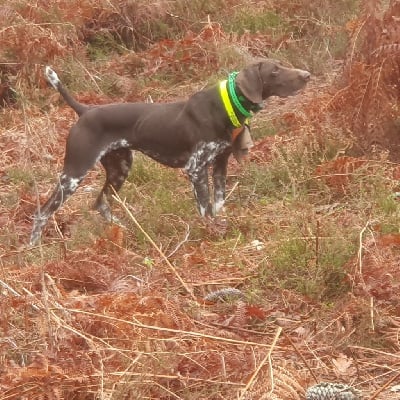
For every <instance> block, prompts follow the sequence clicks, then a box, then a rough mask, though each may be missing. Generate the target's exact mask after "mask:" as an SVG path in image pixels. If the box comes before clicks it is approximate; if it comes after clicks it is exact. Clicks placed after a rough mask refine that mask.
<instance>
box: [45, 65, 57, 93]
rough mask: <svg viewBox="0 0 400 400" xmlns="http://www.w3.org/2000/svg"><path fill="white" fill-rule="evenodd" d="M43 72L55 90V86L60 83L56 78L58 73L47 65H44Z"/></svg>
mask: <svg viewBox="0 0 400 400" xmlns="http://www.w3.org/2000/svg"><path fill="white" fill-rule="evenodd" d="M45 74H46V77H47V80H48V81H49V83H50V85H51V86H53V88H54V89H56V90H57V89H58V88H57V86H58V84H59V83H60V79H58V75H57V74H56V73H55V71H53V70H52V69H51V68H50V67H49V66H46V68H45Z"/></svg>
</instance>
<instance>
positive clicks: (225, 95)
mask: <svg viewBox="0 0 400 400" xmlns="http://www.w3.org/2000/svg"><path fill="white" fill-rule="evenodd" d="M237 74H238V73H237V72H232V73H231V74H229V76H228V79H227V80H225V81H221V82H220V85H219V92H220V96H221V100H222V102H223V104H224V108H225V111H226V113H227V114H228V117H229V119H230V121H231V124H232V125H233V126H234V127H235V128H238V127H243V126H244V125H245V124H247V123H248V120H249V118H251V117H252V115H253V113H256V112H258V111H260V110H261V108H262V107H261V105H260V104H256V103H253V102H251V101H250V100H249V99H247V98H246V97H245V96H244V95H243V93H242V91H241V90H240V88H239V87H238V86H237V85H236V83H235V79H236V75H237Z"/></svg>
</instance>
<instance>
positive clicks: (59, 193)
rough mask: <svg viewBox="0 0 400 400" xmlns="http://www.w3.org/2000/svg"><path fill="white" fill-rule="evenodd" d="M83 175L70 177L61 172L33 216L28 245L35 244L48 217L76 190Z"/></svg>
mask: <svg viewBox="0 0 400 400" xmlns="http://www.w3.org/2000/svg"><path fill="white" fill-rule="evenodd" d="M82 178H83V177H78V178H75V177H71V176H68V175H67V174H65V173H63V174H61V176H60V179H59V181H58V183H57V186H56V188H55V190H54V191H53V193H52V195H51V196H50V198H49V199H48V200H47V202H46V203H45V204H44V205H43V207H41V208H40V209H39V210H38V211H37V212H36V214H35V216H34V222H33V228H32V233H31V238H30V242H29V243H30V245H31V246H33V245H35V244H37V243H38V242H39V240H40V236H41V234H42V229H43V227H44V226H45V225H46V223H47V221H48V220H49V218H50V217H51V216H52V215H53V214H54V213H55V212H56V211H57V210H58V209H59V208H60V207H61V206H62V205H63V203H64V202H65V201H66V200H67V199H68V198H69V197H70V196H71V195H72V194H73V193H74V192H75V191H76V189H77V188H78V186H79V184H80V182H81V180H82Z"/></svg>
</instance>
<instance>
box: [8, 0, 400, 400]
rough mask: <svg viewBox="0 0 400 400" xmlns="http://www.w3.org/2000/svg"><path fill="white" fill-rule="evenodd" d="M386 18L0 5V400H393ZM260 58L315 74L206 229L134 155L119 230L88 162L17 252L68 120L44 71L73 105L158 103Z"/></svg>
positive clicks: (390, 24) (266, 126) (174, 178)
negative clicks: (348, 394)
mask: <svg viewBox="0 0 400 400" xmlns="http://www.w3.org/2000/svg"><path fill="white" fill-rule="evenodd" d="M399 16H400V9H399V3H398V2H396V1H389V2H380V1H369V0H361V1H355V0H340V1H335V2H333V1H330V0H318V1H317V2H308V1H303V0H299V1H288V2H280V1H274V0H271V1H255V2H252V3H251V4H250V3H249V4H247V3H246V4H244V3H243V2H239V1H233V2H232V1H229V2H228V1H225V0H219V1H214V0H206V1H204V0H201V1H200V0H192V1H188V0H179V1H176V2H168V1H155V2H153V3H151V4H150V3H149V2H145V1H137V2H125V1H113V0H112V1H93V0H87V1H83V2H82V1H52V0H51V1H50V2H43V1H35V2H32V1H29V0H21V1H18V2H14V3H9V2H5V1H0V43H1V46H0V60H1V61H0V106H1V107H3V108H2V109H1V110H0V112H1V116H0V118H1V136H0V150H1V152H2V158H1V160H0V315H1V317H0V354H1V356H0V399H4V400H5V399H7V400H9V399H21V400H24V399H46V400H50V399H51V400H53V399H56V400H58V399H93V398H99V399H106V398H107V399H131V398H143V399H145V398H148V399H188V400H190V399H213V400H214V399H215V400H219V399H227V398H238V399H245V398H253V399H265V398H271V399H272V398H275V399H280V400H286V399H288V400H289V399H290V400H300V399H304V396H305V390H306V388H307V387H309V386H311V385H313V384H315V383H317V382H320V381H331V382H332V381H335V382H338V383H339V382H340V383H346V384H349V385H352V386H355V387H357V388H359V389H362V390H363V392H364V394H365V395H366V396H367V397H370V398H376V399H387V398H389V397H388V396H389V395H390V393H389V387H390V386H391V385H392V383H391V381H390V379H392V378H393V377H395V376H396V375H395V374H397V370H398V366H397V364H396V363H397V362H398V357H397V355H396V354H397V353H398V352H399V350H400V349H399V340H398V337H399V331H400V319H399V317H398V311H399V310H400V303H399V300H398V295H397V293H398V291H399V290H400V275H399V270H398V262H399V251H398V249H399V245H400V232H399V228H398V227H399V224H400V211H399V204H398V201H399V200H398V198H399V197H398V193H399V191H400V190H399V185H398V179H399V176H400V175H399V169H398V166H397V164H396V161H398V146H399V142H398V138H397V136H396V134H395V133H396V132H397V131H396V127H398V117H397V113H396V111H397V110H398V104H399V97H398V90H397V88H398V86H397V84H398V81H399V79H398V78H399V76H398V72H399V68H398V67H399V52H398V49H399V45H398V37H399V36H398V33H399V30H398V29H399V28H398V23H397V22H398V18H399ZM260 56H261V57H265V56H273V57H276V58H278V59H281V60H283V61H285V62H287V63H292V64H294V65H296V66H298V67H303V68H309V69H311V70H312V72H313V73H314V76H315V75H316V74H317V75H319V74H320V76H317V77H314V78H313V79H314V80H313V81H312V82H310V85H309V87H308V88H307V89H306V90H305V91H304V92H303V93H301V94H299V95H298V96H296V97H294V98H291V99H285V100H274V99H271V101H268V103H267V105H266V109H265V111H264V112H262V113H259V114H258V115H257V116H255V117H254V121H253V127H254V130H253V133H254V139H255V142H256V145H255V147H254V148H253V150H252V151H251V153H250V155H249V157H248V160H247V161H246V162H245V163H244V164H243V165H241V166H239V165H238V164H237V163H236V162H235V161H232V162H231V163H230V165H229V176H228V182H227V192H228V199H227V202H226V206H225V210H224V211H223V212H222V213H221V215H220V216H219V217H218V218H216V219H213V220H204V219H201V218H200V217H198V216H197V211H196V208H195V203H194V201H193V193H192V190H191V188H190V185H189V184H188V181H187V178H186V177H185V176H184V175H183V174H182V172H180V171H177V170H172V169H168V168H165V167H162V166H160V165H159V164H157V163H155V162H153V161H150V160H149V159H148V158H146V157H144V156H142V155H135V158H134V165H133V168H132V172H131V174H130V176H129V178H128V180H127V182H126V184H125V185H124V187H123V189H122V190H121V192H120V196H121V202H122V203H120V202H119V201H117V200H116V201H115V202H114V204H113V212H114V213H115V215H116V216H117V217H118V218H119V219H120V221H121V223H122V224H123V226H118V225H115V224H109V223H106V222H104V221H103V220H102V219H101V218H100V217H99V216H98V214H97V213H96V212H94V211H93V210H92V204H93V201H94V200H95V198H96V196H97V193H98V192H99V190H100V189H101V186H102V183H103V180H104V173H103V171H102V169H101V168H100V167H96V168H95V169H94V171H92V172H91V173H90V174H89V176H88V177H86V179H85V180H84V182H83V183H82V185H81V187H80V188H79V190H78V191H77V193H76V194H75V195H74V196H72V198H71V199H70V200H69V201H68V202H67V203H66V204H65V205H64V206H63V208H62V209H61V210H59V211H58V212H57V213H56V214H55V216H54V218H53V219H52V220H51V221H49V224H48V226H47V227H46V230H45V231H44V235H43V243H42V244H41V245H40V246H37V247H35V248H29V247H27V246H26V242H27V238H28V237H29V234H30V229H31V224H32V215H33V213H34V212H35V210H36V209H37V206H38V203H40V204H43V201H44V200H45V199H46V198H47V197H48V195H49V193H50V190H52V189H53V186H52V185H54V184H55V181H56V172H58V171H60V169H61V166H62V161H63V155H64V149H65V140H66V136H67V132H68V129H69V127H70V126H71V125H72V124H73V122H74V121H75V120H76V116H75V115H74V113H73V112H72V111H71V110H70V109H69V108H67V107H65V105H64V104H63V103H62V102H61V101H58V100H59V96H58V94H56V93H55V92H54V91H51V89H49V88H48V85H47V84H46V83H45V81H44V79H43V76H42V75H43V72H42V70H43V67H44V66H45V65H48V64H50V65H52V66H53V67H54V68H55V69H56V70H57V71H58V72H59V75H60V76H61V77H62V79H63V82H64V83H65V85H66V86H67V87H68V88H70V89H71V90H72V92H73V93H74V94H76V96H77V97H78V98H79V99H80V100H81V101H82V102H85V103H96V104H98V103H105V102H110V101H137V100H140V101H143V100H145V101H151V100H154V101H161V102H164V101H171V100H174V99H177V98H184V97H187V96H188V95H189V94H190V93H193V92H195V91H197V90H200V89H201V88H203V87H204V86H206V85H208V84H211V83H215V82H216V81H218V79H220V78H222V77H225V76H226V74H227V72H228V71H230V70H232V69H239V68H241V66H242V65H243V64H245V63H246V62H248V61H249V60H251V59H252V57H260ZM339 66H341V67H342V68H338V67H339ZM394 384H395V382H393V385H394ZM374 393H375V394H374Z"/></svg>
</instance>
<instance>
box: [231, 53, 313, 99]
mask: <svg viewBox="0 0 400 400" xmlns="http://www.w3.org/2000/svg"><path fill="white" fill-rule="evenodd" d="M310 77H311V74H310V73H309V72H308V71H304V70H301V69H296V68H288V67H284V66H282V65H281V64H280V63H279V62H278V61H273V60H265V61H259V62H257V63H254V64H250V65H249V66H247V67H246V68H244V69H243V70H242V71H240V72H239V74H238V75H237V77H236V85H237V86H238V87H239V89H240V90H241V92H242V93H243V95H244V96H245V97H246V98H247V99H248V100H250V101H251V102H252V103H261V102H262V101H263V100H264V99H266V98H267V97H270V96H279V97H287V96H293V95H295V94H296V93H297V92H298V91H299V90H300V89H302V88H303V87H304V86H305V85H306V84H307V82H308V81H309V80H310Z"/></svg>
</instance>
